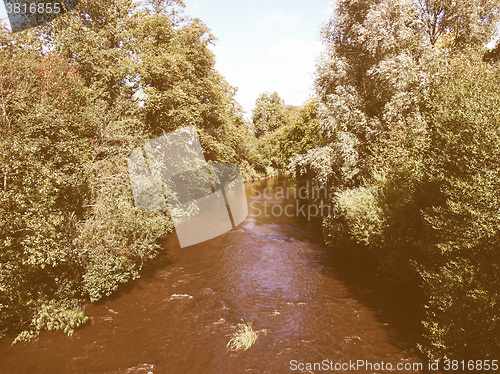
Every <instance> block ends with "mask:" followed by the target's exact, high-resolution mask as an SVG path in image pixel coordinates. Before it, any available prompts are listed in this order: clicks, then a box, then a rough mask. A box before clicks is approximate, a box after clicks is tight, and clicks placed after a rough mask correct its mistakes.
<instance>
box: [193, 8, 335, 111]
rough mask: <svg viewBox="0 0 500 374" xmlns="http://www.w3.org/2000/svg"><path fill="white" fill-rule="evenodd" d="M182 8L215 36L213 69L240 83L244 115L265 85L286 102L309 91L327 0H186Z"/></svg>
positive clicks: (301, 99) (295, 102)
mask: <svg viewBox="0 0 500 374" xmlns="http://www.w3.org/2000/svg"><path fill="white" fill-rule="evenodd" d="M185 4H186V10H185V13H187V14H188V15H190V16H192V17H198V18H200V19H201V20H202V21H204V22H205V24H206V25H207V26H208V27H209V28H210V29H211V30H212V33H213V34H214V36H215V37H216V38H217V39H218V40H217V41H216V42H215V46H214V48H213V50H214V52H215V54H216V57H217V63H216V68H217V70H218V71H219V72H220V73H221V74H222V75H224V76H225V77H226V80H227V81H228V82H229V84H231V85H232V86H234V87H236V88H237V89H238V92H237V95H236V100H237V101H238V102H239V103H240V104H241V105H242V106H243V109H244V110H245V111H246V112H247V116H248V117H249V116H251V110H252V109H253V108H254V106H255V100H256V99H257V97H258V96H259V94H261V93H262V92H264V91H268V92H272V91H277V92H278V94H279V95H280V97H281V98H282V99H284V100H285V103H286V104H292V105H301V104H303V103H304V101H305V100H306V99H307V98H308V97H310V96H311V95H312V83H313V79H314V78H313V73H314V71H315V61H316V58H317V56H318V55H319V53H320V51H321V49H322V46H321V42H320V39H319V32H320V28H321V26H322V25H323V24H324V23H325V22H326V21H327V20H328V18H329V15H330V14H331V9H330V4H331V0H309V1H304V0H268V1H264V0H252V1H248V0H247V1H243V0H185Z"/></svg>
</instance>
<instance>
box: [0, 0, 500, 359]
mask: <svg viewBox="0 0 500 374" xmlns="http://www.w3.org/2000/svg"><path fill="white" fill-rule="evenodd" d="M182 8H183V5H182V3H181V2H180V1H170V0H167V1H162V0H150V1H147V2H142V3H141V5H140V6H139V5H137V4H135V3H134V2H132V1H131V0H100V1H97V0H82V1H81V2H80V3H79V5H78V6H77V7H76V8H75V10H73V11H72V12H70V13H68V14H66V15H64V16H62V17H60V18H58V19H56V20H54V21H53V22H51V23H49V24H45V25H43V26H40V27H38V28H35V29H29V30H26V31H23V32H20V33H14V34H12V33H8V32H7V31H6V30H2V31H0V132H1V142H0V177H1V179H0V182H1V183H0V221H1V224H0V334H1V333H4V334H5V333H16V334H18V335H17V338H16V340H15V341H21V340H30V339H33V338H35V337H36V336H37V335H38V334H39V333H40V331H42V330H64V331H65V332H66V333H68V334H70V335H71V334H72V333H73V332H74V330H75V329H76V328H77V327H78V326H79V325H81V324H83V323H85V321H86V319H87V317H86V316H85V315H84V310H83V305H84V304H85V303H86V302H89V301H91V302H93V301H96V300H99V299H100V298H102V297H103V296H105V295H110V294H111V293H112V292H113V291H115V290H116V289H117V287H118V285H119V284H120V283H124V282H127V281H129V280H131V279H134V278H137V277H138V276H140V270H141V267H142V266H143V264H144V263H145V262H146V261H149V260H152V259H153V258H154V257H155V256H156V255H157V254H158V251H159V249H160V247H159V244H158V239H159V238H161V237H164V236H165V235H166V234H168V233H169V232H170V231H171V230H172V227H173V224H172V221H171V219H170V217H169V215H168V213H162V212H147V211H143V210H140V209H138V208H136V207H135V206H134V203H133V197H132V193H131V189H130V186H129V182H128V170H127V161H126V160H127V157H128V155H129V154H130V152H131V151H132V149H134V148H135V147H137V146H139V145H141V144H143V143H144V142H145V141H146V140H148V139H151V138H153V137H156V136H159V135H161V134H163V133H165V132H169V131H172V130H174V129H177V128H180V127H184V126H188V125H195V126H196V128H197V130H198V133H199V135H200V139H201V143H202V146H203V150H204V152H205V156H206V158H207V160H209V161H218V162H232V163H236V164H238V165H239V166H240V168H241V169H242V172H243V174H244V177H245V178H246V179H251V178H257V177H263V176H266V175H275V174H276V173H278V172H287V171H289V172H290V173H291V175H292V176H293V177H294V178H295V179H297V180H298V181H308V182H309V183H308V185H309V186H311V188H314V187H328V188H330V189H332V190H334V191H335V197H334V198H333V199H332V200H329V201H323V203H324V204H331V205H332V206H333V207H335V209H333V210H332V211H336V212H341V213H342V214H341V215H336V216H327V217H324V218H323V222H322V225H323V233H324V239H325V242H326V244H327V245H328V246H329V247H330V248H331V249H330V250H332V251H339V252H343V251H344V252H346V251H349V252H352V251H354V252H355V253H356V254H357V255H361V256H364V257H366V258H369V259H372V261H375V262H376V264H377V266H378V269H379V273H380V277H383V278H385V279H387V281H389V282H394V283H399V284H401V285H403V286H408V287H410V286H415V285H418V286H419V287H421V288H422V289H423V291H424V293H425V297H426V305H425V307H426V319H425V320H424V321H423V324H424V328H425V336H424V337H423V338H422V339H421V343H420V349H421V351H422V352H423V353H425V354H426V355H428V356H429V357H430V358H443V357H448V358H473V359H478V358H483V359H485V358H498V357H499V355H500V234H499V232H500V231H499V227H500V213H499V206H500V189H499V187H500V185H499V184H500V182H499V181H500V146H499V144H500V111H499V110H498V108H499V107H500V89H499V87H500V70H499V69H498V59H499V58H498V56H499V53H498V49H497V48H495V49H493V50H487V49H486V48H485V45H486V43H487V42H488V41H490V40H491V39H492V37H493V36H494V34H495V31H496V27H497V22H498V15H499V11H500V1H498V0H489V1H486V0H457V1H451V0H436V1H425V0H363V1H362V0H339V1H338V2H337V4H336V7H335V11H334V14H332V16H331V19H330V20H329V22H328V23H327V24H326V25H324V27H323V28H322V36H321V37H322V40H323V43H324V52H323V54H322V55H321V56H320V59H319V62H318V65H317V72H316V79H315V83H314V84H315V90H316V93H315V95H314V97H312V98H311V99H310V100H308V101H307V102H305V103H303V105H301V106H291V105H285V103H284V102H283V100H282V99H281V98H280V97H279V94H278V93H276V92H272V93H269V92H264V93H262V94H261V95H260V96H259V97H258V98H257V100H256V107H255V109H254V110H253V112H252V118H251V121H248V120H246V119H245V117H244V113H243V111H242V108H241V107H240V106H239V105H238V103H237V102H236V101H235V99H234V95H235V92H236V89H235V88H234V87H231V86H230V85H229V84H228V82H226V81H225V79H224V78H223V77H222V76H221V75H220V74H219V73H218V72H217V71H216V69H215V68H214V64H215V56H214V54H213V52H212V51H211V49H210V45H211V44H213V43H214V40H215V39H214V36H213V35H212V34H211V33H210V30H209V29H208V28H207V27H206V26H205V25H204V23H203V22H202V21H200V20H198V19H193V18H190V17H189V16H187V15H186V14H184V13H183V11H182ZM291 78H293V77H291Z"/></svg>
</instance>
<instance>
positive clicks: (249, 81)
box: [216, 37, 321, 116]
mask: <svg viewBox="0 0 500 374" xmlns="http://www.w3.org/2000/svg"><path fill="white" fill-rule="evenodd" d="M320 51H321V43H320V42H319V41H308V40H301V39H300V38H298V37H283V38H281V39H279V40H278V41H277V42H276V43H274V44H273V45H272V46H271V47H270V48H268V49H267V50H264V51H262V54H260V56H257V57H255V58H254V59H252V61H251V62H250V61H246V60H244V59H239V60H238V58H236V57H234V55H224V54H223V53H222V51H221V50H217V48H216V53H217V57H218V58H217V68H218V70H219V71H221V72H223V74H224V75H225V76H226V78H227V80H228V81H229V83H230V84H232V85H234V86H236V87H239V91H238V94H237V96H236V99H237V100H238V101H239V102H240V104H241V105H242V106H243V107H244V109H245V110H246V111H247V115H248V116H250V115H251V109H252V108H253V107H254V104H255V99H257V96H258V95H259V94H260V93H261V92H263V91H277V92H278V94H279V95H280V96H281V97H282V98H283V99H284V100H285V102H286V103H287V104H293V105H300V104H302V103H303V102H304V101H305V100H306V99H307V98H308V97H309V96H310V94H311V90H312V82H313V73H314V71H315V59H316V56H318V54H319V52H320Z"/></svg>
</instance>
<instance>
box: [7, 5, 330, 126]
mask: <svg viewBox="0 0 500 374" xmlns="http://www.w3.org/2000/svg"><path fill="white" fill-rule="evenodd" d="M184 2H185V4H186V9H185V13H186V14H188V15H190V16H192V17H197V18H200V19H201V20H202V21H203V22H204V23H205V24H206V25H207V26H208V27H209V28H210V29H211V30H212V33H213V34H214V36H215V37H216V38H217V41H216V42H215V45H214V46H213V48H212V49H213V51H214V52H215V55H216V58H217V62H216V68H217V70H218V71H219V72H220V73H221V74H222V75H223V76H224V77H225V78H226V80H227V81H228V82H229V84H231V85H232V86H234V87H236V88H237V89H238V91H237V94H236V100H237V101H238V102H239V103H240V104H241V105H242V106H243V109H244V110H245V111H246V113H247V114H246V116H247V117H248V118H249V117H250V116H251V110H252V109H253V108H254V106H255V100H256V99H257V97H258V96H259V94H261V93H262V92H264V91H268V92H272V91H277V92H278V94H279V95H280V97H281V98H282V99H284V101H285V103H286V104H292V105H301V104H303V103H304V101H305V100H306V99H307V98H308V97H310V96H311V95H312V83H313V73H314V70H315V61H316V58H317V56H318V55H319V53H320V51H321V42H320V39H319V32H320V28H321V25H322V24H323V23H325V22H326V21H327V20H328V17H329V15H330V14H331V8H330V4H331V0H309V1H304V0H268V1H265V0H184ZM4 17H6V13H5V8H4V6H3V1H1V0H0V18H4Z"/></svg>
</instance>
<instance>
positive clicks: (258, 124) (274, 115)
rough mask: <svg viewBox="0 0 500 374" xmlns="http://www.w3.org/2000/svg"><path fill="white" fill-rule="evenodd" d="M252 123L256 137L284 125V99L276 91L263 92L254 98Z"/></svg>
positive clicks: (285, 121)
mask: <svg viewBox="0 0 500 374" xmlns="http://www.w3.org/2000/svg"><path fill="white" fill-rule="evenodd" d="M252 123H253V127H254V131H255V136H256V137H260V136H262V135H264V134H265V133H267V132H270V131H274V130H276V129H278V128H280V127H282V126H284V125H286V123H287V115H286V110H285V107H284V101H283V100H282V99H281V98H280V97H279V95H278V93H277V92H276V91H275V92H273V93H268V92H263V93H261V94H260V95H259V97H258V98H257V100H255V108H254V110H253V111H252Z"/></svg>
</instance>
